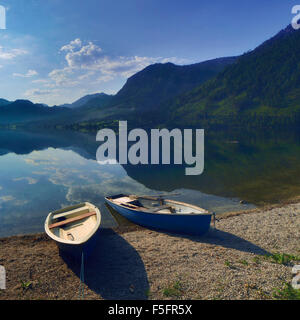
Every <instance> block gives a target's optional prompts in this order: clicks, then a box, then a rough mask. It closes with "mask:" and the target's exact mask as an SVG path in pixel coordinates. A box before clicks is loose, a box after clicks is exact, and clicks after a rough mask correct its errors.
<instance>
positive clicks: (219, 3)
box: [0, 0, 300, 105]
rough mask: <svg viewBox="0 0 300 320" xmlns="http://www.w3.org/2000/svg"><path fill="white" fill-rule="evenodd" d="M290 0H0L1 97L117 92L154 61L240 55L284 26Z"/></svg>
mask: <svg viewBox="0 0 300 320" xmlns="http://www.w3.org/2000/svg"><path fill="white" fill-rule="evenodd" d="M296 4H300V0H298V1H289V0H272V1H270V0H252V1H247V2H246V1H238V0H226V1H224V0H210V1H209V0H176V1H170V0H0V5H2V6H4V7H5V8H6V27H7V28H6V30H0V83H1V87H0V97H2V98H5V99H8V100H15V99H29V100H32V101H34V102H42V103H47V104H49V105H54V104H62V103H67V102H73V101H74V100H76V99H78V98H80V97H82V96H83V95H85V94H90V93H95V92H106V93H110V94H112V93H116V92H117V91H119V90H120V89H121V87H122V86H123V85H124V83H125V82H126V79H127V78H128V77H129V76H131V75H132V74H134V73H136V72H137V71H140V70H141V69H143V68H145V67H146V66H147V65H149V64H152V63H157V62H162V63H164V62H168V61H171V62H173V63H176V64H190V63H196V62H200V61H204V60H208V59H213V58H216V57H223V56H231V55H239V54H242V53H244V52H245V51H248V50H249V49H254V48H255V47H256V46H258V45H259V44H260V43H262V42H263V41H265V40H266V39H268V38H270V37H271V36H273V35H275V34H276V33H277V32H278V31H279V30H281V29H282V28H284V27H286V26H287V25H288V24H289V23H290V22H291V19H292V17H293V15H292V14H291V9H292V7H293V6H294V5H296Z"/></svg>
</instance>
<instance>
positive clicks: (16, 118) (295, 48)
mask: <svg viewBox="0 0 300 320" xmlns="http://www.w3.org/2000/svg"><path fill="white" fill-rule="evenodd" d="M299 101H300V30H298V31H296V30H294V29H292V27H291V26H288V27H287V28H285V29H284V30H282V31H280V32H279V33H278V34H277V35H275V36H274V37H272V38H271V39H269V40H267V41H265V42H264V43H263V44H261V45H260V46H258V47H257V48H256V49H254V50H252V51H249V52H247V53H245V54H243V55H241V56H239V57H227V58H219V59H214V60H210V61H205V62H201V63H197V64H193V65H186V66H177V65H174V64H172V63H166V64H154V65H150V66H148V67H146V68H145V69H144V70H142V71H140V72H138V73H136V74H135V75H133V76H132V77H130V78H129V79H128V80H127V82H126V84H125V85H124V87H123V88H122V89H121V90H120V91H119V92H118V93H117V94H116V95H114V96H112V95H106V94H104V93H98V94H93V95H88V96H85V97H83V98H81V99H79V100H77V101H75V102H74V103H72V104H65V105H62V106H59V107H57V106H55V107H51V108H49V107H46V106H44V105H41V104H33V103H31V102H29V101H24V100H17V101H15V102H9V101H7V100H4V99H0V123H2V124H3V123H22V122H26V123H28V122H30V121H35V123H36V124H37V123H38V124H39V125H45V124H47V125H49V126H66V127H68V126H71V127H72V126H73V127H74V126H75V128H82V127H84V128H87V129H88V128H90V127H93V126H96V127H97V126H99V125H101V123H103V121H108V122H109V121H114V120H128V121H132V122H134V123H135V124H136V125H143V123H144V124H146V125H147V124H150V125H170V126H173V125H180V126H187V125H189V126H194V125H199V124H202V125H212V124H216V125H224V124H225V125H239V126H244V125H247V126H249V125H250V126H275V125H277V124H279V125H297V124H299V123H300V102H299Z"/></svg>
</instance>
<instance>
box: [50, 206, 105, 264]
mask: <svg viewBox="0 0 300 320" xmlns="http://www.w3.org/2000/svg"><path fill="white" fill-rule="evenodd" d="M100 224H101V213H100V210H99V209H98V208H97V207H96V206H94V205H92V204H91V203H88V202H85V203H81V204H79V205H75V206H71V207H67V208H64V209H60V210H57V211H54V212H51V213H50V214H49V215H48V217H47V219H46V221H45V231H46V234H47V235H48V236H49V237H50V238H51V239H53V240H54V241H55V242H56V243H57V245H58V247H59V249H60V250H61V251H62V252H65V253H67V254H68V255H71V256H72V257H73V258H80V257H81V255H82V253H84V255H85V256H88V255H89V254H90V253H91V252H92V249H93V248H94V244H95V240H96V235H97V233H98V230H99V227H100Z"/></svg>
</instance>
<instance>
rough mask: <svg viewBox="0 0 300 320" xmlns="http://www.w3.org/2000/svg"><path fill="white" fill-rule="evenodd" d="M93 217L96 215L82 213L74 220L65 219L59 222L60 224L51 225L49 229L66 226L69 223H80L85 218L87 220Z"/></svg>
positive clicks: (93, 213)
mask: <svg viewBox="0 0 300 320" xmlns="http://www.w3.org/2000/svg"><path fill="white" fill-rule="evenodd" d="M94 215H96V212H88V213H84V214H82V215H80V216H77V217H74V218H70V219H66V220H64V221H61V222H57V223H53V224H51V225H50V226H49V229H54V228H59V227H62V226H64V225H67V224H69V223H72V222H76V221H80V220H83V219H85V218H88V217H91V216H94Z"/></svg>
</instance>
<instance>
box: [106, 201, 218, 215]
mask: <svg viewBox="0 0 300 320" xmlns="http://www.w3.org/2000/svg"><path fill="white" fill-rule="evenodd" d="M109 198H110V197H105V200H106V201H108V202H110V203H113V204H114V205H116V206H119V207H122V208H124V209H127V210H131V211H136V212H142V213H147V214H152V215H160V214H161V215H169V216H174V217H178V216H183V217H186V216H212V215H213V214H212V213H211V212H209V211H208V210H205V209H203V208H200V207H198V206H196V205H193V204H188V203H186V202H182V201H176V200H169V199H164V201H168V202H171V203H174V204H179V205H183V206H186V207H191V208H194V209H197V210H203V211H205V212H203V213H181V214H180V213H176V214H174V213H167V212H151V211H144V210H139V209H135V208H128V207H126V206H124V205H122V204H121V203H115V202H114V201H112V200H111V199H109ZM137 199H138V197H137ZM140 208H142V207H140ZM149 210H151V209H149Z"/></svg>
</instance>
